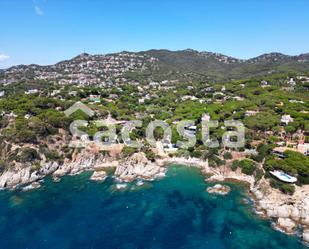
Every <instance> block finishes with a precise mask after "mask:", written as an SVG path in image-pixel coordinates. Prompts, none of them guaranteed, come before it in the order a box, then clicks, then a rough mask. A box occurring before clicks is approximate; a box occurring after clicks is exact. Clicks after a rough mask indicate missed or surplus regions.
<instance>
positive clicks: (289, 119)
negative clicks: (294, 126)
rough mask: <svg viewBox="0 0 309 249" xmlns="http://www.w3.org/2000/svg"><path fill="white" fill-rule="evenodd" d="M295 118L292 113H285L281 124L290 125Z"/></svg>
mask: <svg viewBox="0 0 309 249" xmlns="http://www.w3.org/2000/svg"><path fill="white" fill-rule="evenodd" d="M293 121H294V119H293V118H292V117H291V116H290V115H283V116H282V117H281V121H280V122H281V125H288V124H289V123H290V122H293Z"/></svg>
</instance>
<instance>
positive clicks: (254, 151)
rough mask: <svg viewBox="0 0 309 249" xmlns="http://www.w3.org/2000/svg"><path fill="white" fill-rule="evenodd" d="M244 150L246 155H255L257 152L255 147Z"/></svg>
mask: <svg viewBox="0 0 309 249" xmlns="http://www.w3.org/2000/svg"><path fill="white" fill-rule="evenodd" d="M244 152H245V155H246V156H257V155H258V154H259V153H258V152H257V150H256V149H245V151H244Z"/></svg>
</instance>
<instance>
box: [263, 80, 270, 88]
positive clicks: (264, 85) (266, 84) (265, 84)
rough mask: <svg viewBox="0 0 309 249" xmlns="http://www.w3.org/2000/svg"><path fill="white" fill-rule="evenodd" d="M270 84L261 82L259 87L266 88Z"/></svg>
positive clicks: (264, 81)
mask: <svg viewBox="0 0 309 249" xmlns="http://www.w3.org/2000/svg"><path fill="white" fill-rule="evenodd" d="M268 86H270V84H269V83H268V82H267V81H266V80H262V81H261V87H268Z"/></svg>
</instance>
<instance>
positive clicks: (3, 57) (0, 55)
mask: <svg viewBox="0 0 309 249" xmlns="http://www.w3.org/2000/svg"><path fill="white" fill-rule="evenodd" d="M8 59H10V56H8V55H5V54H0V62H3V61H6V60H8Z"/></svg>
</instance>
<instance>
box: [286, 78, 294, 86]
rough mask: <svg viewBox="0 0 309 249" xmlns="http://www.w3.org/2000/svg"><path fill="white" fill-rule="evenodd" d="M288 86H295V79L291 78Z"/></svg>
mask: <svg viewBox="0 0 309 249" xmlns="http://www.w3.org/2000/svg"><path fill="white" fill-rule="evenodd" d="M288 84H289V85H291V86H295V85H296V82H295V81H294V79H293V78H290V80H289V81H288Z"/></svg>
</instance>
